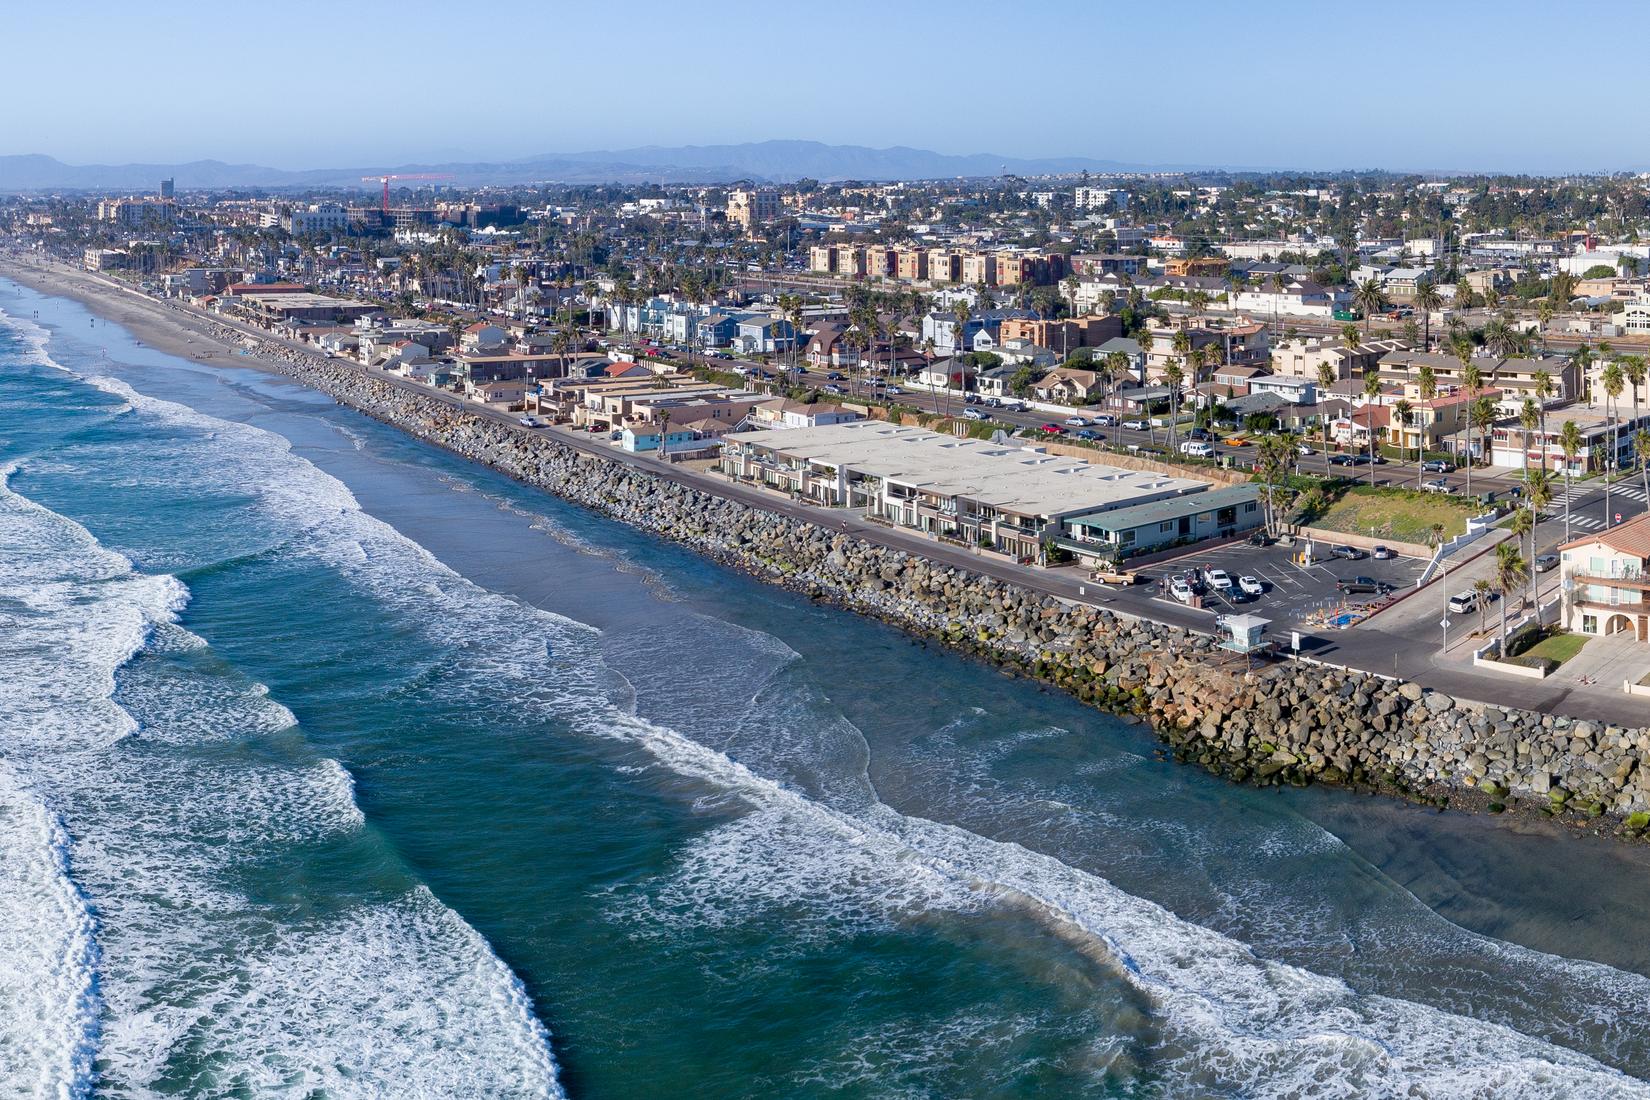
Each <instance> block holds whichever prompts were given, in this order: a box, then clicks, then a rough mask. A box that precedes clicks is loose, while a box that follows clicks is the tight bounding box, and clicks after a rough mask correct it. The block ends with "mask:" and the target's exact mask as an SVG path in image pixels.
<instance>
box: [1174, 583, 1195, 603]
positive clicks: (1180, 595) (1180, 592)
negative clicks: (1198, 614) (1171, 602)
mask: <svg viewBox="0 0 1650 1100" xmlns="http://www.w3.org/2000/svg"><path fill="white" fill-rule="evenodd" d="M1169 595H1171V596H1173V597H1174V598H1175V599H1177V600H1179V601H1180V602H1181V603H1191V602H1192V597H1193V596H1195V595H1197V593H1195V592H1193V591H1192V586H1191V585H1189V584H1187V583H1186V582H1185V581H1178V580H1177V581H1171V582H1170V583H1169Z"/></svg>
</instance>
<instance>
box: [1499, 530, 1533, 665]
mask: <svg viewBox="0 0 1650 1100" xmlns="http://www.w3.org/2000/svg"><path fill="white" fill-rule="evenodd" d="M1527 568H1528V566H1527V565H1526V564H1525V562H1524V556H1523V555H1522V554H1520V553H1519V552H1518V545H1517V543H1516V542H1515V541H1509V542H1503V543H1502V544H1501V545H1499V546H1497V547H1496V548H1495V587H1496V590H1497V591H1498V592H1500V593H1501V646H1500V655H1501V657H1502V658H1505V657H1506V655H1507V602H1508V601H1509V600H1510V599H1511V598H1512V594H1513V593H1514V592H1515V591H1517V589H1518V586H1519V584H1521V583H1522V582H1523V580H1524V574H1525V570H1526V569H1527Z"/></svg>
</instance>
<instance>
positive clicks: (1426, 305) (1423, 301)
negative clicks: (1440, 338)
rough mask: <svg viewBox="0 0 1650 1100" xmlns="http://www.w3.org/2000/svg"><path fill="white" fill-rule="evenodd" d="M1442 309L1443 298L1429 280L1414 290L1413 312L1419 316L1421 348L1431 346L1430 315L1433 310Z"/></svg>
mask: <svg viewBox="0 0 1650 1100" xmlns="http://www.w3.org/2000/svg"><path fill="white" fill-rule="evenodd" d="M1443 308H1444V296H1443V294H1441V293H1440V292H1439V290H1438V288H1437V286H1435V285H1434V284H1433V283H1432V281H1431V280H1430V279H1429V280H1427V281H1426V282H1424V283H1422V284H1421V285H1420V286H1419V287H1417V288H1416V290H1415V310H1416V312H1418V313H1419V314H1420V315H1421V331H1422V333H1423V335H1422V339H1421V344H1422V346H1423V347H1428V348H1430V347H1431V346H1432V314H1433V311H1434V310H1439V309H1443Z"/></svg>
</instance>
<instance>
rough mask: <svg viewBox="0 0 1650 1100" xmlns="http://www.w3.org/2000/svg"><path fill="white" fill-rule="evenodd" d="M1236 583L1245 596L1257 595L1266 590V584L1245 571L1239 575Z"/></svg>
mask: <svg viewBox="0 0 1650 1100" xmlns="http://www.w3.org/2000/svg"><path fill="white" fill-rule="evenodd" d="M1237 583H1238V591H1239V592H1242V593H1243V594H1244V595H1245V596H1259V595H1262V594H1263V593H1265V591H1266V586H1265V585H1264V584H1262V583H1261V582H1260V578H1259V577H1251V576H1249V575H1248V574H1247V573H1245V574H1244V575H1243V576H1241V577H1239V578H1238V582H1237Z"/></svg>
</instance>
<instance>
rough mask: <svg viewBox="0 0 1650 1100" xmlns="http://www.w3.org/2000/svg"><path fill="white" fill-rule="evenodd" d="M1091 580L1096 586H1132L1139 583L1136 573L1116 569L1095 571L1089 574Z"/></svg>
mask: <svg viewBox="0 0 1650 1100" xmlns="http://www.w3.org/2000/svg"><path fill="white" fill-rule="evenodd" d="M1089 580H1091V581H1093V582H1094V583H1095V584H1116V585H1131V584H1136V583H1138V582H1139V580H1140V578H1139V576H1138V575H1137V574H1135V573H1130V572H1127V571H1123V570H1114V569H1094V570H1091V571H1090V572H1089Z"/></svg>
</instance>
